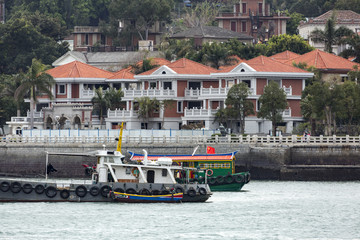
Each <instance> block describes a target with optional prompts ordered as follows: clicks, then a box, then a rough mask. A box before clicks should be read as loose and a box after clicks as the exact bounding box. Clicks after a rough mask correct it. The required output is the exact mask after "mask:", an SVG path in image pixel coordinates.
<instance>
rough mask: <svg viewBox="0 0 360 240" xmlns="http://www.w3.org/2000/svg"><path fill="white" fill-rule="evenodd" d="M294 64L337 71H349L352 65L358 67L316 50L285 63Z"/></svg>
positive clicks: (345, 60) (343, 59) (340, 58)
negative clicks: (304, 64)
mask: <svg viewBox="0 0 360 240" xmlns="http://www.w3.org/2000/svg"><path fill="white" fill-rule="evenodd" d="M293 62H294V63H296V64H298V63H300V62H301V63H306V64H307V66H308V67H310V66H313V67H315V68H317V69H323V70H325V69H332V70H334V69H339V70H344V69H346V70H351V69H353V66H354V65H359V64H357V63H354V62H351V61H349V60H347V59H345V58H342V57H339V56H337V55H334V54H331V53H328V52H324V51H321V50H319V49H316V50H314V51H311V52H308V53H305V54H303V55H301V56H299V57H297V58H294V59H292V60H289V61H287V62H286V64H287V65H292V64H293Z"/></svg>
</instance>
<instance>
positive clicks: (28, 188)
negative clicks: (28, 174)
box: [22, 183, 33, 194]
mask: <svg viewBox="0 0 360 240" xmlns="http://www.w3.org/2000/svg"><path fill="white" fill-rule="evenodd" d="M22 189H23V192H24V193H26V194H30V193H31V192H32V191H33V186H32V185H31V184H30V183H26V184H24V186H23V187H22Z"/></svg>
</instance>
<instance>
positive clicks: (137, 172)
mask: <svg viewBox="0 0 360 240" xmlns="http://www.w3.org/2000/svg"><path fill="white" fill-rule="evenodd" d="M131 174H132V175H133V176H134V177H136V178H138V177H139V170H138V169H137V168H135V167H134V168H133V169H132V170H131Z"/></svg>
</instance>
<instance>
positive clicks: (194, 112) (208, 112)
mask: <svg viewBox="0 0 360 240" xmlns="http://www.w3.org/2000/svg"><path fill="white" fill-rule="evenodd" d="M217 111H218V109H203V108H200V109H198V108H191V109H187V108H185V111H184V117H199V116H200V117H201V116H203V117H210V116H214V115H215V113H216V112H217Z"/></svg>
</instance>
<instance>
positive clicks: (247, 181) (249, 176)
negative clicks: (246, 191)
mask: <svg viewBox="0 0 360 240" xmlns="http://www.w3.org/2000/svg"><path fill="white" fill-rule="evenodd" d="M250 178H251V175H250V173H248V174H247V175H246V180H245V183H249V182H250Z"/></svg>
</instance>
